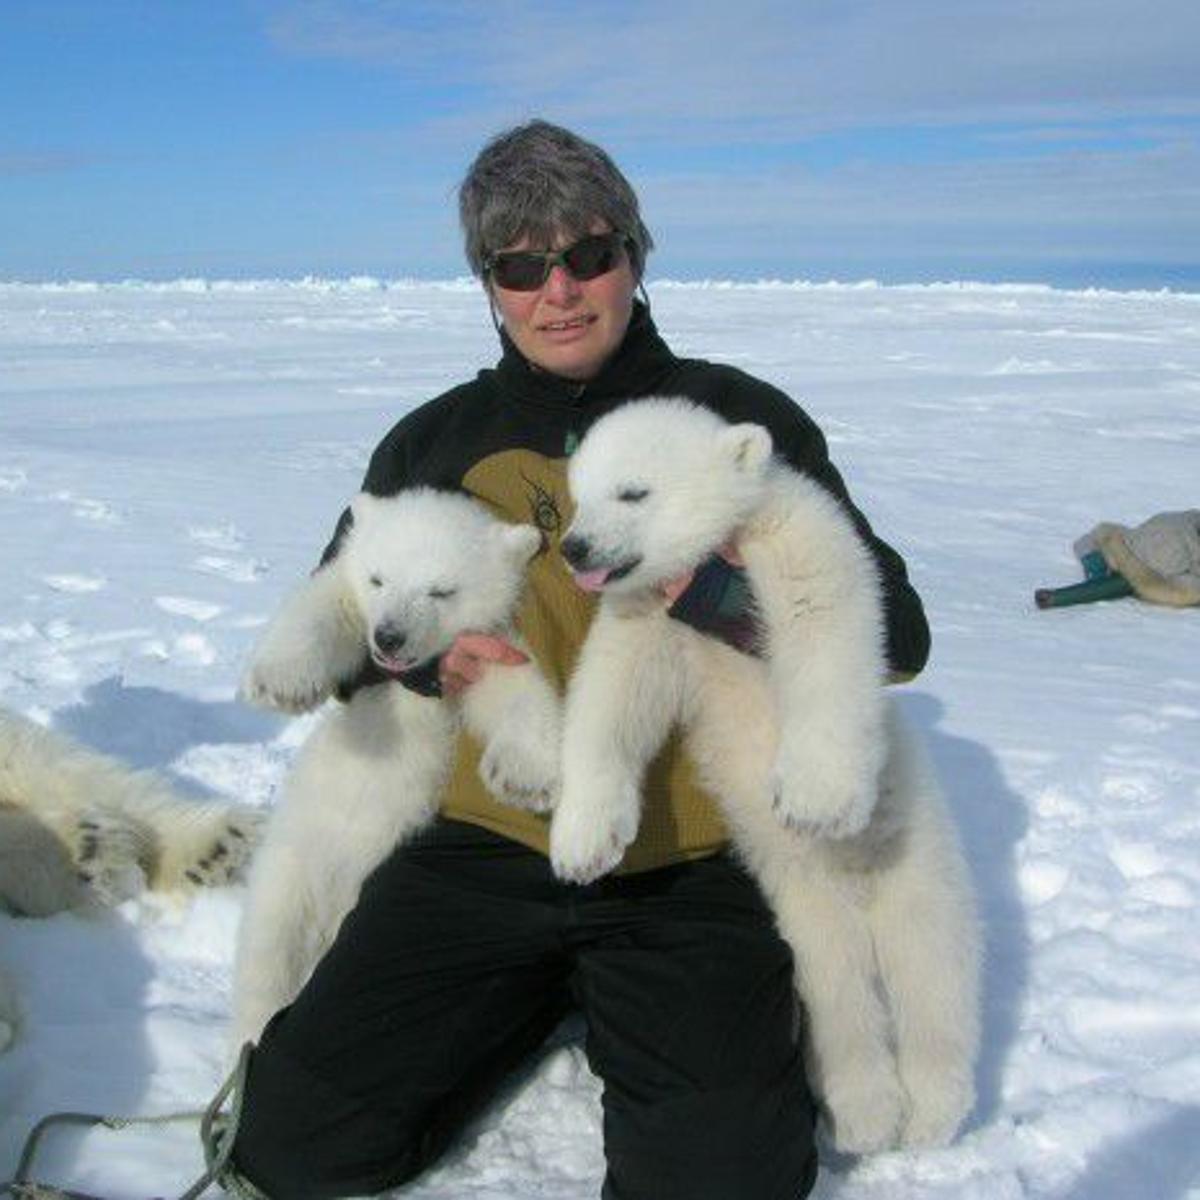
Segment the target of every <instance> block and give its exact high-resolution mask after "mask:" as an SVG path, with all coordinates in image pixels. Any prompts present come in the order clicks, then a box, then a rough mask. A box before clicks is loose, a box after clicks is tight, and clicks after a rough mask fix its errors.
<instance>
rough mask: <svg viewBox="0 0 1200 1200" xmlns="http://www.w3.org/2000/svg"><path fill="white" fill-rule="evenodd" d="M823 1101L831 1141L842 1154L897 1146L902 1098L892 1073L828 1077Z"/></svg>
mask: <svg viewBox="0 0 1200 1200" xmlns="http://www.w3.org/2000/svg"><path fill="white" fill-rule="evenodd" d="M822 1099H823V1103H824V1108H825V1120H826V1123H827V1125H828V1127H829V1134H830V1137H831V1138H832V1139H833V1144H834V1146H836V1147H837V1149H838V1150H840V1151H842V1152H843V1153H846V1154H874V1153H877V1152H878V1151H880V1150H887V1149H890V1148H891V1147H894V1146H895V1145H896V1144H897V1143H898V1141H899V1138H900V1127H901V1122H902V1120H903V1117H904V1094H903V1092H902V1091H901V1088H900V1083H899V1081H898V1080H897V1079H896V1077H895V1075H894V1074H892V1073H891V1072H883V1073H871V1074H866V1073H862V1072H855V1073H853V1074H843V1075H834V1076H831V1077H830V1078H828V1079H827V1080H826V1082H825V1089H824V1096H823V1098H822Z"/></svg>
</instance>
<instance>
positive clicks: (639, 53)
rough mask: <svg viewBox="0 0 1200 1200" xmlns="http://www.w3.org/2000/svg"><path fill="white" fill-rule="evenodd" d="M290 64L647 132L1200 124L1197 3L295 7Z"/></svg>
mask: <svg viewBox="0 0 1200 1200" xmlns="http://www.w3.org/2000/svg"><path fill="white" fill-rule="evenodd" d="M271 14H272V15H271V19H270V31H271V34H272V37H273V38H274V40H275V42H276V44H277V45H278V46H279V47H280V48H281V49H284V50H286V51H288V52H290V53H294V54H306V55H321V56H330V57H337V58H348V59H360V60H369V61H373V62H376V63H384V64H388V65H390V66H391V67H393V68H394V69H396V70H397V71H401V72H404V73H406V74H409V75H410V76H411V77H413V78H415V79H423V80H426V81H437V80H440V81H442V82H451V83H454V84H457V85H460V86H461V85H467V92H468V94H467V95H465V96H464V98H463V101H462V103H463V106H464V108H470V107H472V106H474V105H476V104H478V105H480V106H492V105H498V106H500V107H502V108H506V109H508V110H510V111H511V109H512V108H514V107H516V108H519V109H521V110H523V111H544V112H547V113H549V114H553V115H554V116H556V117H557V118H558V119H561V120H564V121H567V122H568V123H569V122H572V121H574V122H580V121H583V122H591V123H594V124H602V125H604V126H606V127H608V128H610V129H614V130H616V129H621V130H622V131H623V132H624V131H626V127H628V131H629V132H633V131H636V132H637V133H638V134H639V135H640V136H645V137H653V136H658V137H671V138H674V137H678V136H680V135H681V134H682V135H683V136H688V135H689V133H690V134H692V135H693V136H694V135H695V133H696V123H697V122H702V123H703V128H704V137H705V138H706V139H709V138H715V139H718V140H719V139H721V138H722V137H724V138H727V139H733V138H735V137H746V136H748V137H759V138H766V139H771V140H778V139H780V138H791V137H796V136H804V135H806V134H811V133H814V132H818V131H829V130H837V129H844V128H847V127H853V126H859V125H891V124H901V123H910V122H927V123H935V124H941V123H954V124H957V123H963V122H979V121H985V120H1030V119H1035V118H1037V119H1060V120H1061V119H1077V118H1096V117H1101V116H1111V115H1115V114H1118V113H1121V114H1130V113H1146V114H1165V113H1177V114H1178V113H1186V114H1193V113H1197V112H1200V78H1198V77H1200V72H1198V71H1197V69H1196V47H1197V46H1198V45H1200V5H1198V4H1196V3H1195V0H1156V2H1155V4H1154V5H1153V7H1152V9H1151V10H1147V8H1146V7H1145V5H1144V4H1141V3H1137V2H1134V0H1007V2H1005V3H998V2H995V0H957V2H955V0H905V2H904V3H897V2H895V0H886V2H884V0H874V2H872V0H800V2H796V0H790V2H789V0H749V2H748V3H738V4H731V5H713V4H711V2H710V0H680V2H677V3H670V4H667V3H658V4H655V3H649V2H647V3H642V4H633V3H628V2H626V3H620V4H609V5H597V6H592V7H576V8H571V9H569V10H567V9H564V8H563V6H562V5H561V4H557V3H548V2H546V0H492V2H489V3H481V2H478V0H445V2H444V3H440V4H435V3H429V2H418V3H413V2H410V0H404V2H398V0H384V2H378V0H377V2H374V3H366V2H365V0H296V2H293V3H285V4H277V5H275V6H274V7H273V8H272V10H271Z"/></svg>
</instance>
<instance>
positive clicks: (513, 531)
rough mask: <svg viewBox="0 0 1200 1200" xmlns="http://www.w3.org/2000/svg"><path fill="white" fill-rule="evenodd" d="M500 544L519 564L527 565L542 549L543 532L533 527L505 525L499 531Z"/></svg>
mask: <svg viewBox="0 0 1200 1200" xmlns="http://www.w3.org/2000/svg"><path fill="white" fill-rule="evenodd" d="M499 537H500V543H501V545H502V546H503V547H504V549H505V550H506V551H507V552H508V553H509V554H511V555H512V556H513V558H514V559H516V560H517V562H521V563H527V562H528V561H529V560H530V559H531V558H532V557H533V556H534V555H535V554H536V553H537V552H538V551H539V550H540V549H541V548H542V535H541V531H540V530H538V529H535V528H534V527H533V526H532V525H504V526H502V527H501V528H500V531H499Z"/></svg>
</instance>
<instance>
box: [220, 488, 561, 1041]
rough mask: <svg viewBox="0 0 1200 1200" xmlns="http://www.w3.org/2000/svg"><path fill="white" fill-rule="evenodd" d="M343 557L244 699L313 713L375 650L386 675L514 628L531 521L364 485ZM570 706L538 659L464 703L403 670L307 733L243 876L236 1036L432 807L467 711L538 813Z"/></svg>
mask: <svg viewBox="0 0 1200 1200" xmlns="http://www.w3.org/2000/svg"><path fill="white" fill-rule="evenodd" d="M351 513H352V517H353V521H352V524H351V526H350V530H349V532H348V534H347V535H346V537H345V539H344V541H343V543H342V545H341V546H340V548H339V551H338V554H337V556H336V557H335V558H334V559H333V560H332V561H331V562H329V563H327V564H326V565H325V566H323V567H321V568H320V569H319V570H318V571H317V572H316V573H315V574H314V575H313V576H312V577H311V578H310V579H308V580H307V581H306V582H305V583H304V584H303V585H301V586H300V587H299V588H298V589H297V590H296V591H295V592H294V593H293V595H292V596H291V597H290V598H289V599H288V600H287V601H286V602H285V604H284V606H283V608H282V610H281V611H280V613H279V614H278V616H277V617H276V618H275V620H274V621H273V622H272V623H271V624H270V625H269V626H268V628H267V630H266V632H265V634H264V636H263V638H262V640H261V642H260V644H259V646H258V647H257V649H256V650H255V652H254V654H253V657H252V660H251V663H250V667H249V669H248V671H247V674H246V678H245V681H244V683H243V688H242V691H243V694H244V695H245V696H246V697H247V698H248V699H250V700H251V701H253V702H255V703H258V704H262V705H265V706H268V707H273V708H276V709H281V710H283V711H286V712H303V711H306V710H308V709H312V708H315V707H316V706H318V705H319V704H321V703H322V701H324V700H325V699H326V698H328V697H329V696H331V695H332V694H333V693H334V692H335V691H336V690H337V688H338V687H339V685H341V684H343V683H345V682H347V681H349V680H351V679H353V678H354V677H355V676H356V675H358V673H359V672H360V670H361V669H362V668H363V666H364V665H365V664H366V660H367V658H368V656H369V657H370V658H371V659H373V660H374V661H375V663H376V664H377V665H378V666H379V667H380V668H382V670H383V671H384V672H385V673H386V674H389V675H402V674H403V673H404V672H406V671H409V670H413V669H415V668H418V667H421V666H422V665H425V664H428V663H430V662H431V661H433V660H436V659H437V658H438V657H440V656H441V655H442V654H443V653H444V652H445V651H446V650H447V649H448V648H449V646H450V644H451V642H453V641H454V639H455V637H457V635H458V634H460V633H463V632H466V631H468V630H470V631H477V632H497V633H499V632H504V633H505V636H506V637H507V638H508V640H510V641H513V642H514V644H516V645H518V646H519V645H520V644H521V643H520V641H519V639H518V638H516V636H515V635H514V634H513V633H512V632H511V627H510V626H511V621H512V619H513V616H514V612H515V609H516V606H517V602H518V600H519V597H520V594H521V590H522V585H523V581H524V577H525V569H526V566H527V565H528V563H529V561H530V559H531V558H532V557H533V556H534V555H535V554H536V553H537V552H538V550H539V549H540V547H541V535H540V533H539V532H538V531H537V530H536V529H534V528H533V527H532V526H528V525H509V524H506V523H504V522H502V521H500V520H498V519H496V518H495V517H493V516H491V515H490V514H489V513H488V512H487V511H486V510H485V509H484V508H483V507H482V505H480V504H478V503H477V502H475V501H474V500H471V499H470V498H469V497H467V496H465V495H460V494H456V493H450V492H439V491H434V490H432V489H424V488H417V489H412V490H409V491H405V492H401V493H399V494H397V495H394V496H390V497H387V498H380V497H374V496H370V495H367V494H365V493H364V494H361V495H359V496H357V497H355V499H354V501H353V503H352V505H351ZM560 707H561V706H560V702H559V699H558V697H557V696H556V694H555V693H554V691H553V689H552V688H551V687H550V685H549V684H548V683H547V682H546V681H545V680H544V678H543V677H542V676H541V675H540V673H539V672H538V670H537V668H536V667H535V666H534V665H533V663H532V661H530V662H528V663H525V664H522V665H521V666H515V667H495V668H493V669H491V670H489V671H488V672H487V673H486V674H485V676H484V678H483V679H482V680H480V681H479V682H478V683H477V684H475V685H473V686H472V687H470V688H468V689H467V691H466V692H465V694H464V696H463V697H462V700H461V702H460V703H451V702H446V701H442V700H437V699H430V698H427V697H425V696H422V695H418V694H416V693H415V692H412V691H410V690H408V689H407V688H404V687H401V686H397V685H396V684H395V683H384V684H380V685H376V686H368V687H362V688H360V689H359V690H358V691H356V692H355V693H354V695H353V696H352V698H351V699H350V700H349V702H348V703H346V704H345V705H340V706H338V707H337V708H335V709H334V710H332V711H331V712H330V713H328V714H327V715H326V716H325V718H324V719H323V721H322V722H321V723H320V724H319V725H318V727H317V728H316V730H315V731H314V732H313V734H312V735H311V736H310V737H309V739H308V741H307V742H306V743H305V745H304V746H303V748H302V749H301V752H300V754H299V756H298V758H297V761H296V763H295V765H294V766H293V767H292V770H291V772H290V774H289V776H288V778H287V780H286V783H285V785H284V789H283V793H282V796H281V798H280V800H279V802H278V804H277V805H276V808H275V810H274V812H273V813H272V816H271V820H270V822H269V825H268V828H267V834H266V837H265V840H264V844H263V846H262V849H261V851H260V853H259V855H258V858H257V861H256V863H255V866H254V869H253V871H252V872H251V877H250V889H249V895H248V897H247V901H246V906H245V910H244V912H243V916H242V923H241V928H240V931H239V936H238V945H237V952H236V956H235V964H234V995H233V1021H232V1029H231V1037H232V1042H233V1045H234V1046H235V1047H236V1046H240V1045H241V1044H242V1043H243V1042H245V1041H248V1040H249V1041H255V1040H257V1038H258V1036H259V1034H260V1033H261V1032H262V1029H263V1026H264V1025H265V1024H266V1022H267V1021H268V1020H269V1019H270V1018H271V1017H272V1016H273V1015H274V1014H275V1012H277V1011H278V1010H279V1009H280V1008H283V1007H284V1006H285V1005H287V1004H288V1003H290V1002H291V1000H293V999H294V998H295V995H296V993H297V992H298V991H299V989H300V987H301V985H302V984H303V983H304V982H305V980H306V979H307V977H308V975H309V974H310V973H311V971H312V969H313V967H314V966H315V965H316V963H317V961H318V960H319V959H320V957H321V955H322V954H323V953H324V951H325V950H326V949H327V948H328V946H329V944H330V942H331V941H332V939H333V937H334V935H335V934H336V932H337V929H338V926H339V925H340V923H341V921H342V918H343V917H344V916H345V915H346V914H347V912H349V910H350V909H351V908H352V907H353V905H354V902H355V900H356V899H357V896H358V892H359V888H360V886H361V884H362V883H363V881H364V880H365V879H366V877H367V875H369V874H370V872H371V871H372V870H373V869H374V868H375V867H376V866H377V865H378V864H379V863H380V862H381V861H382V860H383V859H384V858H385V857H386V856H387V855H388V854H389V853H390V852H391V850H392V849H394V848H395V846H396V845H397V844H398V843H399V842H400V841H402V840H403V839H404V838H406V837H408V836H409V835H410V834H412V833H413V832H414V831H416V830H417V829H419V828H420V827H421V826H423V825H424V824H425V823H426V822H428V821H429V820H430V819H431V818H432V817H433V814H434V812H435V810H436V808H437V804H438V800H439V798H440V795H441V791H442V787H443V784H444V782H445V779H446V775H447V772H448V768H449V765H450V760H451V753H452V749H453V744H454V739H455V736H456V734H457V731H458V729H459V726H460V722H461V723H465V725H466V726H467V727H468V728H469V729H470V730H471V732H472V733H474V734H475V735H476V736H477V737H478V738H479V740H480V741H481V742H482V743H483V745H484V747H485V749H484V754H483V758H482V760H481V763H480V773H481V774H482V776H483V778H484V782H485V783H486V784H487V785H488V787H489V788H490V789H491V790H492V791H493V792H494V793H495V794H496V795H497V796H498V797H499V798H501V799H504V800H506V801H508V802H510V803H514V804H517V805H520V806H524V807H529V808H534V809H544V808H546V807H547V806H548V805H549V803H550V802H551V798H552V796H553V794H554V793H555V791H556V788H557V779H558V746H559V742H560Z"/></svg>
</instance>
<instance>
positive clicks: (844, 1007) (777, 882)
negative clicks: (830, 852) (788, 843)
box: [760, 847, 903, 1153]
mask: <svg viewBox="0 0 1200 1200" xmlns="http://www.w3.org/2000/svg"><path fill="white" fill-rule="evenodd" d="M822 858H823V856H822V854H821V853H820V852H819V849H818V848H816V847H814V853H813V854H812V855H811V856H808V857H806V858H804V859H802V860H798V861H797V860H791V861H788V860H785V859H784V858H783V857H782V856H781V857H780V859H779V861H778V862H777V863H776V864H774V865H773V866H771V867H768V868H767V869H766V870H765V871H764V872H763V874H762V875H760V882H761V883H762V885H763V890H764V893H765V894H766V896H767V898H768V900H769V901H770V903H771V905H772V908H773V909H774V911H775V915H776V919H777V920H778V922H779V931H780V933H781V934H782V935H783V937H784V939H785V940H786V941H787V942H788V944H789V945H790V946H791V948H792V953H793V955H794V956H795V959H796V978H797V987H798V990H799V993H800V996H801V998H802V999H803V1001H804V1004H805V1008H806V1010H807V1016H808V1022H809V1025H808V1034H809V1061H808V1069H809V1074H810V1078H811V1082H812V1085H813V1090H814V1092H815V1093H816V1094H817V1095H818V1097H819V1098H820V1099H821V1102H822V1104H823V1106H824V1109H825V1115H826V1118H827V1120H828V1123H829V1127H830V1132H831V1134H832V1137H833V1140H834V1143H835V1145H836V1146H837V1147H838V1149H840V1150H844V1151H847V1152H850V1153H868V1152H870V1151H875V1150H881V1149H884V1148H885V1147H888V1146H891V1145H894V1144H895V1142H896V1140H897V1138H898V1136H899V1131H900V1123H901V1120H902V1115H903V1093H902V1090H901V1086H900V1080H899V1078H898V1077H897V1071H896V1061H895V1057H894V1055H893V1054H892V1051H891V1048H890V1046H889V1042H888V1020H887V1014H886V1011H885V1009H884V1007H883V1004H882V1002H881V998H880V996H879V994H878V990H877V988H876V984H875V970H876V968H875V955H874V949H873V946H872V943H871V933H870V929H869V927H868V923H867V919H866V914H865V912H864V897H863V895H862V892H861V889H860V888H859V887H858V886H857V881H855V880H854V879H853V877H848V876H845V875H843V874H842V873H841V872H839V871H838V870H836V869H831V867H830V866H829V864H828V863H826V862H823V861H822Z"/></svg>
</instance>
